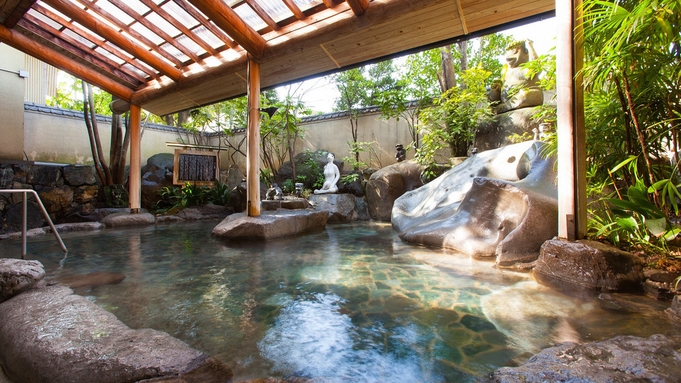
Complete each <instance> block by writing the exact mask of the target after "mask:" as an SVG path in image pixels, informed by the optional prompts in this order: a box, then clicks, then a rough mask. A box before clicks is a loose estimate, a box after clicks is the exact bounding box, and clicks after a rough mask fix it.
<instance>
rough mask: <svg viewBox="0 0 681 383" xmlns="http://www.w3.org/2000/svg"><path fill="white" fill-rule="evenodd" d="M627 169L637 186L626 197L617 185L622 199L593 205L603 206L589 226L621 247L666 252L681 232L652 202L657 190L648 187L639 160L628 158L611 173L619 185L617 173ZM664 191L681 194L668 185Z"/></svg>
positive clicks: (607, 197) (604, 198)
mask: <svg viewBox="0 0 681 383" xmlns="http://www.w3.org/2000/svg"><path fill="white" fill-rule="evenodd" d="M624 167H627V168H628V170H629V172H630V173H631V174H633V176H634V179H635V183H634V184H633V185H632V186H630V187H629V188H627V190H626V194H622V193H621V192H620V191H619V190H618V186H617V185H616V184H615V183H613V184H612V186H613V187H614V188H615V191H616V193H617V194H618V196H619V198H613V197H612V196H611V195H612V194H614V193H611V194H610V195H605V196H602V197H601V198H599V199H597V200H596V201H595V203H593V204H592V205H596V206H599V209H598V210H593V209H592V210H591V211H590V215H591V220H590V221H589V226H590V229H591V230H592V235H593V236H595V237H606V238H608V239H609V240H610V241H611V242H612V243H613V244H615V245H617V246H627V247H630V246H637V247H640V248H644V249H650V250H654V251H664V250H666V249H667V246H666V242H667V241H669V240H671V239H673V238H675V237H676V235H677V234H678V233H679V232H681V230H680V229H679V228H678V227H675V226H673V225H672V224H671V222H670V221H669V219H668V218H667V215H666V214H665V212H664V211H663V210H662V209H660V208H659V207H658V206H656V205H655V204H654V203H652V202H651V198H650V197H651V196H650V194H651V193H652V192H654V189H653V188H648V187H647V186H646V185H645V182H644V181H643V178H642V177H641V175H640V174H639V171H638V166H637V162H636V157H635V156H632V157H629V158H627V159H626V160H625V161H623V162H622V163H620V164H618V165H617V166H616V167H615V168H613V169H611V170H610V173H611V174H612V175H613V182H616V178H615V177H614V175H615V174H616V172H617V171H618V170H620V169H622V168H624ZM660 185H663V184H662V183H661V184H660ZM669 185H672V186H671V187H670V186H669ZM664 187H665V188H670V189H671V190H672V193H674V194H675V195H676V194H678V190H677V189H676V186H673V184H670V183H665V184H664ZM594 231H595V232H594Z"/></svg>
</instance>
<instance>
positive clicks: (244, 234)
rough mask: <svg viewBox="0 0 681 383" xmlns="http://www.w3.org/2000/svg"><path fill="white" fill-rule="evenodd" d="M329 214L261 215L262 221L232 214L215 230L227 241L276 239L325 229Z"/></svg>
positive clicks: (284, 212)
mask: <svg viewBox="0 0 681 383" xmlns="http://www.w3.org/2000/svg"><path fill="white" fill-rule="evenodd" d="M328 218H329V212H328V211H327V210H312V209H304V210H303V209H300V210H286V209H279V210H277V211H261V212H260V216H259V217H249V216H247V215H246V214H245V213H237V214H232V215H230V216H228V217H227V218H225V219H224V220H222V222H220V223H219V224H218V225H217V226H215V227H214V228H213V235H214V236H216V237H220V238H224V239H265V240H267V239H273V238H281V237H286V236H291V235H296V234H300V233H304V232H306V231H312V230H320V229H323V228H324V227H326V220H327V219H328Z"/></svg>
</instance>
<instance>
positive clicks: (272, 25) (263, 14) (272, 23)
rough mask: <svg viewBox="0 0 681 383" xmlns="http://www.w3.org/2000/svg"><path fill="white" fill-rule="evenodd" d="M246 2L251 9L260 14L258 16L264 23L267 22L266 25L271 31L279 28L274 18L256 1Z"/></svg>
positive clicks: (248, 0) (247, 0)
mask: <svg viewBox="0 0 681 383" xmlns="http://www.w3.org/2000/svg"><path fill="white" fill-rule="evenodd" d="M246 4H248V5H249V6H250V7H251V8H252V9H253V11H255V13H256V14H257V15H258V16H260V18H261V19H262V20H263V21H264V22H265V24H267V26H268V27H270V28H271V29H272V30H273V31H278V30H279V29H281V28H280V27H279V25H277V22H276V21H274V19H273V18H271V17H270V15H268V14H267V12H265V10H264V9H262V7H261V6H260V5H258V3H256V2H255V1H253V0H246Z"/></svg>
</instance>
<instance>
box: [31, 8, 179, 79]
mask: <svg viewBox="0 0 681 383" xmlns="http://www.w3.org/2000/svg"><path fill="white" fill-rule="evenodd" d="M43 1H44V2H45V3H47V4H49V5H50V6H52V7H53V8H54V9H56V10H58V11H59V12H61V13H63V14H64V15H66V16H68V17H70V18H72V19H73V20H75V21H77V22H78V23H80V24H82V25H83V26H85V27H86V28H88V29H90V30H91V31H93V32H94V33H96V34H98V35H100V36H102V37H103V38H105V39H107V40H109V41H111V42H112V43H113V44H115V45H117V46H118V47H120V48H121V49H123V50H125V51H126V52H128V53H130V54H131V55H133V56H136V57H137V58H139V59H140V60H142V61H144V62H145V63H147V64H148V65H149V66H151V67H152V68H154V69H156V70H158V71H159V72H160V73H161V74H163V75H166V76H168V77H169V78H170V79H172V80H174V81H177V80H179V79H180V78H181V77H182V72H181V71H180V70H179V69H177V68H175V67H174V66H172V65H170V64H168V63H166V62H165V61H163V60H161V59H160V58H159V57H157V56H155V55H153V54H151V52H149V51H148V50H146V49H145V48H143V47H142V46H140V45H138V44H137V43H135V42H133V41H131V40H129V39H128V38H126V37H125V36H124V35H122V34H121V33H120V32H119V31H117V30H115V29H113V28H112V27H110V26H109V25H107V24H104V23H103V22H100V21H99V20H97V19H95V18H94V17H92V16H90V15H88V14H87V13H86V12H84V11H83V9H81V8H79V7H77V6H75V5H73V3H71V2H68V1H66V0H43Z"/></svg>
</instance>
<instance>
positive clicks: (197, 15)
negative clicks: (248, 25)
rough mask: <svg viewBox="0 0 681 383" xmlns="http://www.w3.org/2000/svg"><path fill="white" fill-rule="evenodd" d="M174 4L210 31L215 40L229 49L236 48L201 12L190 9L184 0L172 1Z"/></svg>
mask: <svg viewBox="0 0 681 383" xmlns="http://www.w3.org/2000/svg"><path fill="white" fill-rule="evenodd" d="M174 3H175V4H177V5H178V6H179V7H180V8H182V9H183V10H184V11H185V12H187V13H189V15H190V16H191V17H193V18H195V19H196V20H197V21H198V22H200V23H201V25H203V26H204V27H206V29H208V30H209V31H211V32H212V33H213V34H214V35H215V36H216V37H217V38H219V39H220V40H222V42H223V43H225V45H227V46H228V47H230V48H236V47H237V45H236V43H235V42H234V41H232V39H231V38H229V36H227V34H226V33H225V31H223V30H222V29H220V28H218V27H216V26H215V24H213V23H211V22H210V21H209V20H208V19H206V17H205V16H204V15H202V14H201V12H199V11H197V10H196V8H194V7H192V6H191V5H189V4H187V3H186V2H185V1H184V0H174Z"/></svg>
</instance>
